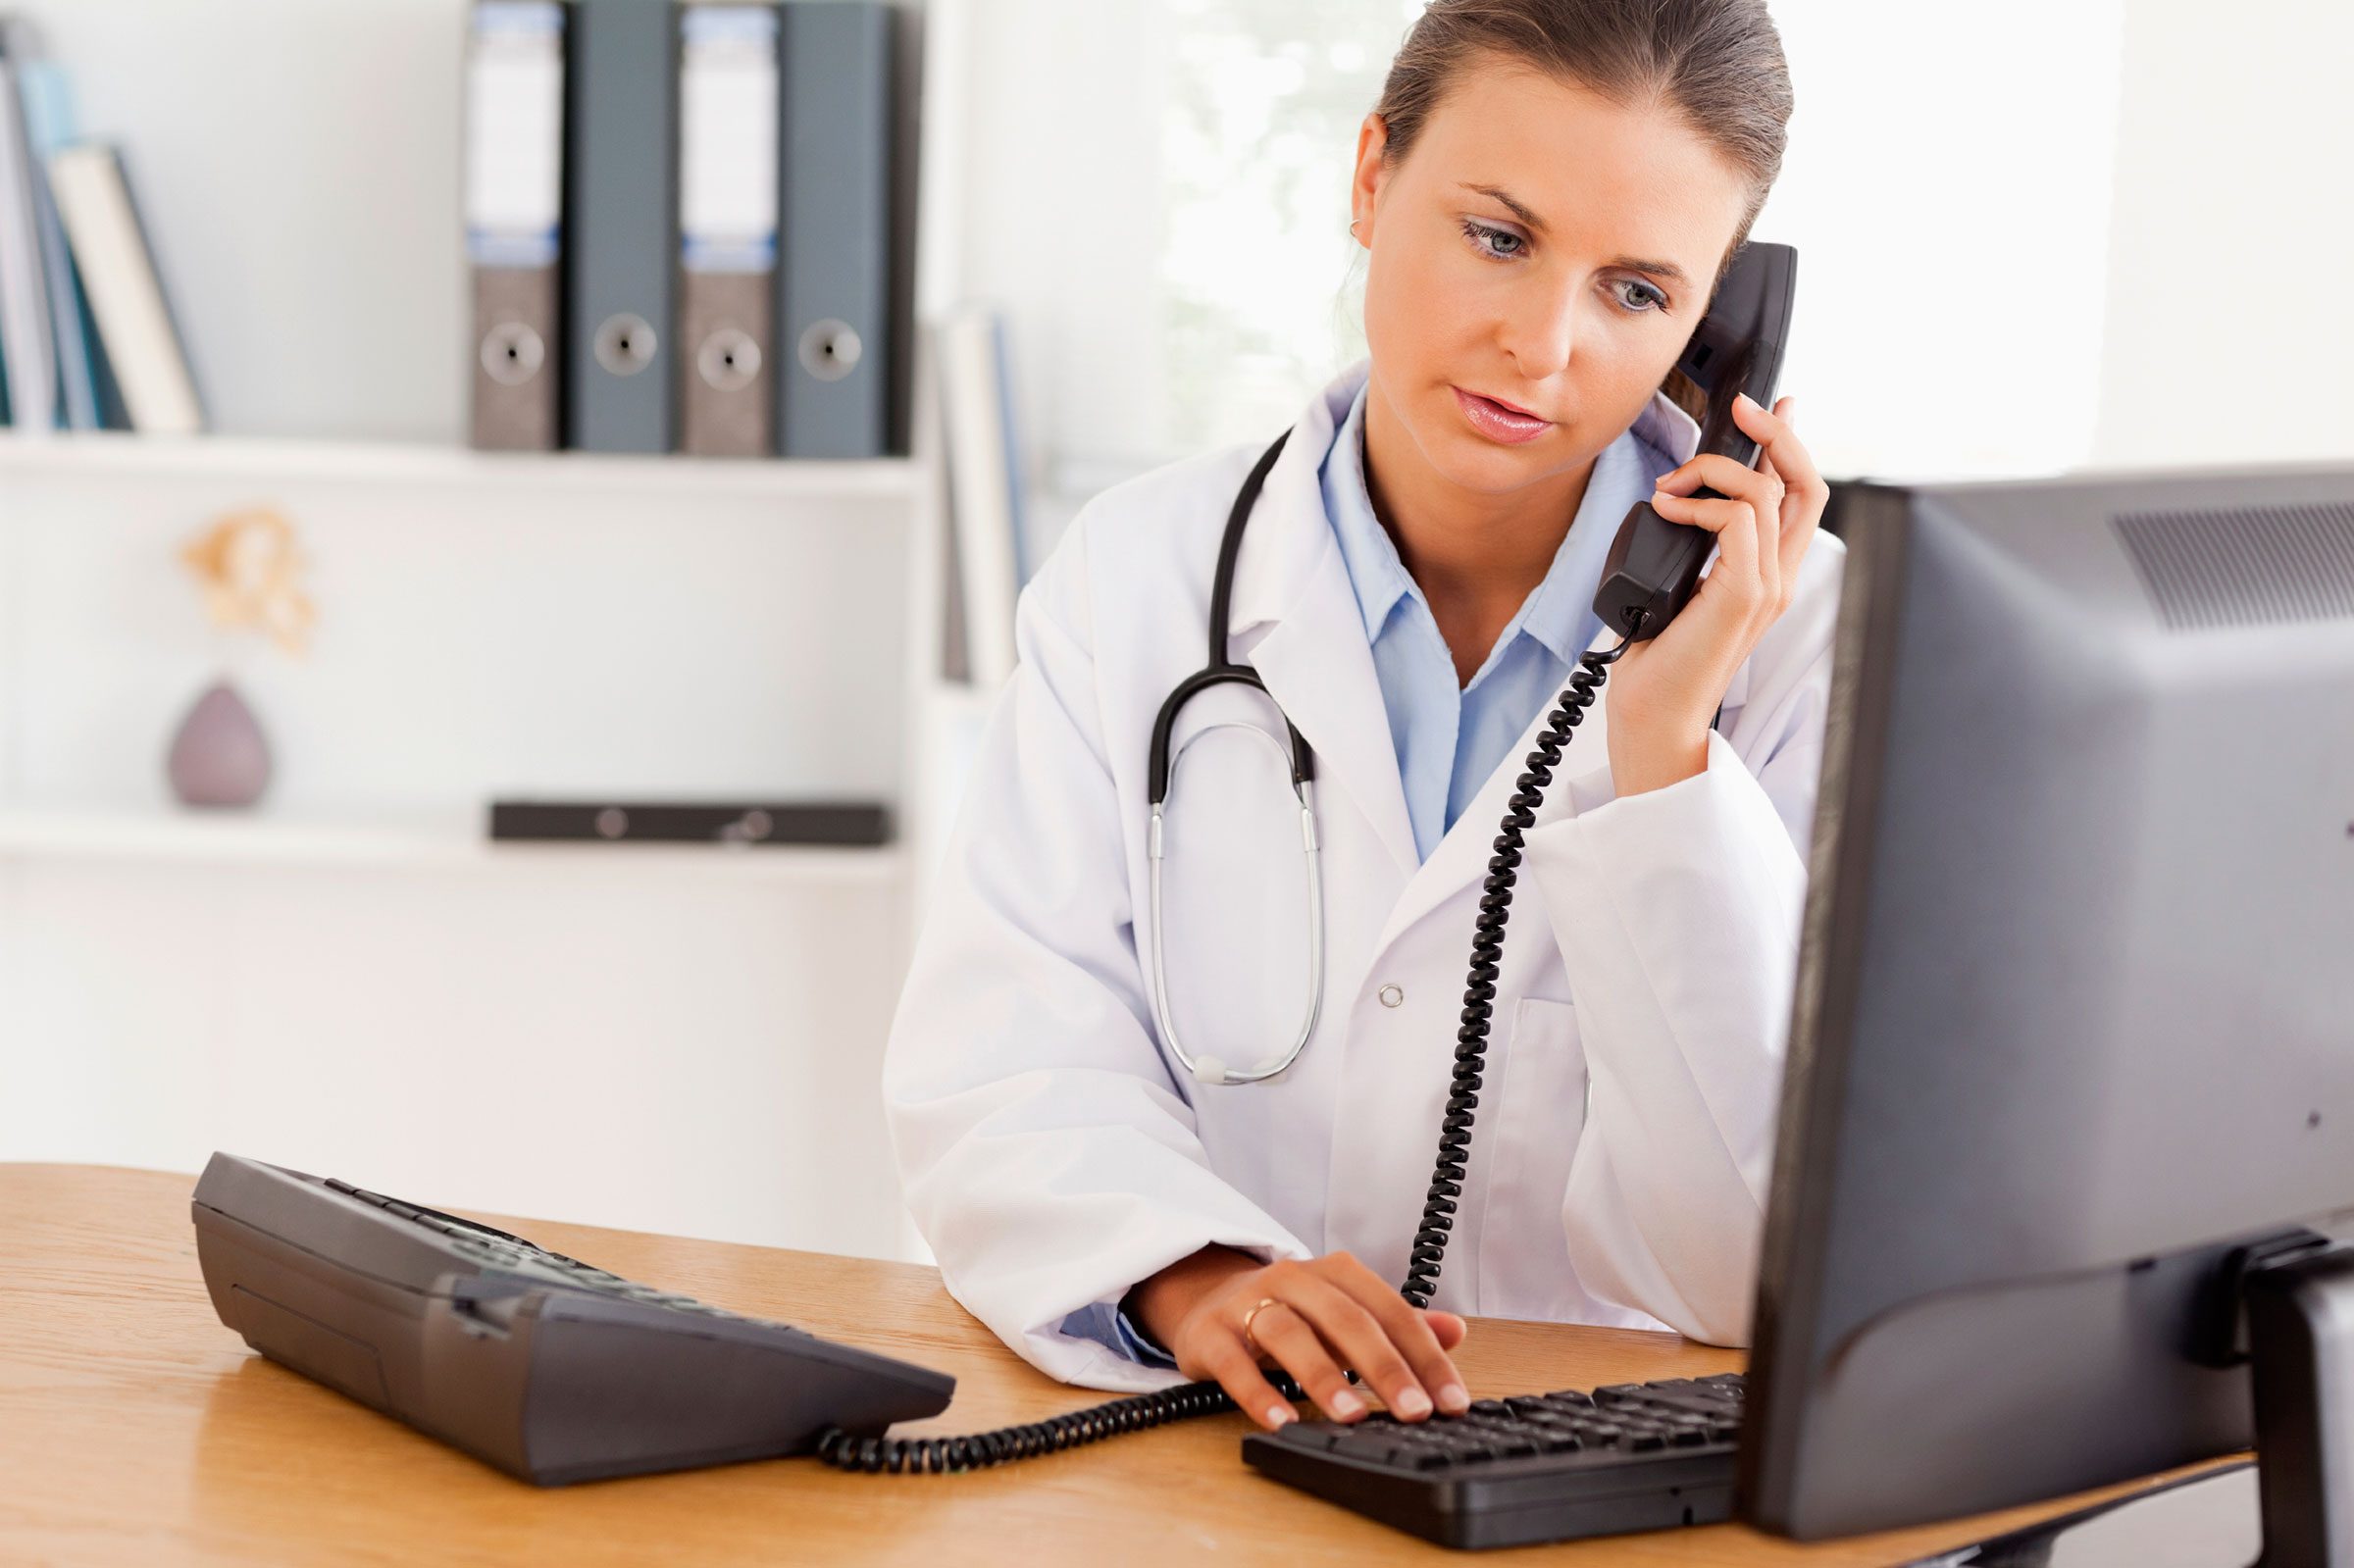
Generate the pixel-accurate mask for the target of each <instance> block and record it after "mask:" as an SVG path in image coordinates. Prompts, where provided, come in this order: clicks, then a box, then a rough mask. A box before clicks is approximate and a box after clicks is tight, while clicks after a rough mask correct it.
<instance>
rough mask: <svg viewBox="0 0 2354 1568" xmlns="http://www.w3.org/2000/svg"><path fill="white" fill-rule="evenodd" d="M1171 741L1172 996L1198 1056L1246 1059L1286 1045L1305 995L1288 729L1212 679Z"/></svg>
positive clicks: (1167, 860)
mask: <svg viewBox="0 0 2354 1568" xmlns="http://www.w3.org/2000/svg"><path fill="white" fill-rule="evenodd" d="M1221 698H1222V699H1224V700H1218V699H1221ZM1170 743H1171V751H1172V756H1173V759H1174V760H1173V763H1172V767H1171V773H1170V782H1169V794H1168V800H1167V802H1166V804H1165V806H1164V809H1163V827H1162V840H1161V841H1162V859H1161V912H1162V918H1163V921H1164V925H1163V927H1162V929H1161V940H1162V943H1163V953H1162V957H1163V962H1164V965H1165V969H1164V973H1163V976H1162V979H1163V980H1164V981H1165V986H1166V989H1165V992H1164V1002H1165V1005H1166V1008H1167V1010H1168V1013H1169V1015H1170V1019H1171V1022H1172V1023H1173V1024H1174V1025H1175V1028H1176V1031H1177V1035H1178V1037H1179V1038H1180V1039H1181V1040H1183V1042H1184V1044H1185V1047H1186V1049H1187V1050H1188V1051H1189V1052H1190V1053H1192V1055H1193V1056H1194V1057H1195V1059H1196V1060H1200V1059H1201V1058H1202V1057H1203V1056H1207V1055H1215V1056H1218V1057H1220V1058H1222V1059H1223V1060H1225V1061H1226V1062H1227V1063H1228V1064H1229V1065H1231V1066H1233V1067H1235V1068H1238V1069H1244V1068H1249V1067H1251V1066H1254V1065H1255V1064H1256V1063H1259V1062H1261V1061H1264V1060H1266V1059H1268V1058H1271V1057H1277V1056H1280V1055H1282V1054H1283V1053H1284V1052H1286V1051H1288V1050H1289V1049H1290V1048H1291V1046H1292V1043H1293V1041H1294V1040H1296V1039H1297V1038H1298V1037H1299V1032H1300V1026H1301V1023H1302V1022H1303V1021H1304V1019H1305V1016H1306V1011H1307V1003H1308V963H1309V957H1310V953H1309V946H1308V941H1309V927H1308V915H1309V911H1308V898H1307V868H1306V864H1305V850H1304V846H1303V843H1302V839H1301V823H1300V803H1299V800H1298V797H1297V796H1296V795H1295V794H1294V793H1293V790H1292V782H1291V764H1290V754H1289V750H1288V736H1286V735H1285V733H1284V732H1283V729H1282V727H1281V725H1280V723H1279V722H1276V721H1272V720H1271V719H1270V718H1269V717H1268V710H1267V708H1266V704H1265V702H1264V699H1263V698H1259V697H1257V696H1256V694H1255V693H1251V692H1246V691H1241V690H1230V691H1220V690H1215V689H1213V690H1209V691H1204V692H1203V693H1202V694H1200V695H1199V696H1198V697H1197V698H1196V699H1195V700H1194V701H1193V702H1192V703H1190V704H1188V706H1187V709H1186V713H1185V717H1184V719H1183V720H1182V721H1181V722H1180V723H1179V725H1178V727H1177V729H1176V732H1175V733H1173V735H1172V736H1171V742H1170ZM1148 918H1150V914H1148ZM1148 939H1149V936H1148ZM1162 1048H1163V1051H1164V1054H1165V1055H1166V1056H1167V1057H1168V1061H1169V1071H1170V1072H1171V1074H1172V1075H1174V1076H1176V1077H1177V1078H1178V1079H1180V1080H1181V1081H1182V1080H1184V1078H1185V1076H1186V1072H1185V1067H1184V1064H1183V1063H1182V1062H1180V1061H1179V1060H1178V1059H1177V1056H1176V1053H1175V1052H1174V1051H1173V1050H1170V1049H1168V1042H1167V1041H1166V1040H1163V1041H1162ZM1188 1091H1189V1093H1197V1094H1198V1092H1199V1091H1200V1090H1199V1086H1188ZM1210 1092H1213V1093H1214V1092H1228V1093H1231V1092H1234V1090H1232V1089H1227V1090H1223V1091H1220V1090H1214V1089H1213V1090H1210ZM1261 1092H1263V1090H1261Z"/></svg>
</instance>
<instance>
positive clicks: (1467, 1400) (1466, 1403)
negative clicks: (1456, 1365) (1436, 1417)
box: [1439, 1383, 1471, 1416]
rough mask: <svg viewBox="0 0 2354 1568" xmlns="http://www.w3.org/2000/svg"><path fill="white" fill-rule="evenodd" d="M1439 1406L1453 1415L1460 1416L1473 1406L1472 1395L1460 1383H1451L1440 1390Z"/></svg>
mask: <svg viewBox="0 0 2354 1568" xmlns="http://www.w3.org/2000/svg"><path fill="white" fill-rule="evenodd" d="M1439 1408H1440V1409H1442V1410H1444V1411H1446V1412H1447V1413H1448V1414H1449V1415H1451V1416H1459V1415H1461V1414H1462V1413H1463V1412H1464V1411H1466V1410H1468V1409H1470V1408H1471V1395H1470V1393H1469V1392H1468V1391H1465V1389H1464V1388H1463V1386H1462V1385H1461V1384H1459V1383H1450V1384H1449V1385H1447V1387H1445V1388H1444V1389H1441V1390H1440V1391H1439Z"/></svg>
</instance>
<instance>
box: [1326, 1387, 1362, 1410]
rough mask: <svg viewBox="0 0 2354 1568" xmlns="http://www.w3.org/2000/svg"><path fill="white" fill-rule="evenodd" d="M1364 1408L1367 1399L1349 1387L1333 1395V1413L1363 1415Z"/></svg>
mask: <svg viewBox="0 0 2354 1568" xmlns="http://www.w3.org/2000/svg"><path fill="white" fill-rule="evenodd" d="M1364 1409H1365V1401H1364V1400H1362V1399H1359V1398H1358V1397H1357V1396H1356V1394H1354V1393H1351V1392H1350V1391H1348V1390H1347V1389H1343V1390H1342V1391H1340V1392H1338V1393H1336V1394H1334V1395H1333V1396H1332V1413H1333V1414H1334V1415H1336V1416H1354V1415H1362V1414H1364Z"/></svg>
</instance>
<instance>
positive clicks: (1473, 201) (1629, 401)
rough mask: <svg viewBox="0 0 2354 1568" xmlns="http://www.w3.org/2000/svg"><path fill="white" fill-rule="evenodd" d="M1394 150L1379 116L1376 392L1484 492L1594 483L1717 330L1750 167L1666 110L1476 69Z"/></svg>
mask: <svg viewBox="0 0 2354 1568" xmlns="http://www.w3.org/2000/svg"><path fill="white" fill-rule="evenodd" d="M1386 139H1387V137H1386V131H1385V130H1384V128H1383V126H1382V123H1381V121H1380V119H1379V117H1378V116H1374V115H1368V116H1366V117H1365V125H1364V127H1363V129H1362V130H1360V131H1359V133H1358V137H1357V161H1356V184H1355V189H1354V191H1353V193H1352V205H1353V206H1354V208H1355V211H1356V217H1357V218H1358V219H1359V220H1360V222H1359V223H1358V224H1357V226H1356V235H1357V238H1358V240H1359V241H1360V242H1361V243H1363V244H1364V245H1365V246H1366V248H1367V249H1368V250H1370V251H1371V253H1372V256H1371V260H1370V261H1369V263H1368V264H1367V273H1366V282H1365V337H1366V343H1367V346H1368V347H1369V348H1370V350H1371V354H1372V376H1373V383H1374V384H1373V391H1372V394H1371V395H1375V396H1378V397H1381V398H1382V399H1384V400H1385V401H1386V402H1387V404H1388V405H1389V410H1390V413H1391V414H1392V416H1393V417H1394V420H1395V422H1396V423H1397V424H1398V425H1399V426H1402V427H1403V428H1404V430H1406V432H1407V435H1408V436H1409V438H1410V440H1411V441H1412V443H1413V445H1414V446H1416V447H1417V448H1419V450H1420V453H1421V455H1422V458H1423V460H1424V461H1425V462H1426V463H1427V464H1428V465H1429V467H1430V469H1431V470H1432V471H1433V472H1434V473H1435V475H1436V476H1438V477H1439V478H1441V479H1443V480H1445V481H1451V482H1453V483H1455V484H1457V485H1459V486H1461V487H1463V488H1465V489H1469V490H1475V491H1480V492H1483V493H1486V494H1490V495H1503V494H1507V493H1509V492H1510V491H1512V490H1515V489H1519V488H1521V487H1523V486H1526V485H1529V484H1532V483H1541V482H1543V481H1546V480H1548V479H1550V478H1553V477H1555V476H1557V475H1561V474H1564V473H1572V474H1573V473H1576V472H1578V471H1580V470H1581V469H1582V467H1583V465H1584V464H1585V463H1587V462H1588V461H1589V460H1591V459H1592V458H1593V456H1594V455H1595V454H1596V453H1597V452H1599V451H1601V450H1602V449H1603V448H1604V447H1605V446H1608V445H1609V444H1610V443H1611V441H1612V439H1614V438H1615V437H1616V436H1617V434H1618V433H1619V432H1620V431H1621V430H1625V429H1626V428H1627V426H1628V425H1630V424H1632V423H1633V421H1634V418H1635V416H1636V415H1637V414H1639V413H1641V412H1642V409H1643V406H1644V404H1645V403H1646V402H1647V401H1649V399H1650V397H1651V394H1652V392H1653V391H1655V390H1656V389H1657V388H1658V387H1659V384H1660V380H1661V379H1662V378H1663V376H1665V375H1666V373H1667V371H1668V369H1669V367H1671V366H1672V365H1673V364H1674V363H1675V360H1676V356H1677V355H1678V354H1680V353H1681V352H1682V351H1683V346H1684V343H1685V341H1686V340H1687V339H1688V338H1689V337H1690V336H1691V335H1692V329H1693V328H1694V327H1696V326H1698V325H1699V322H1700V319H1701V316H1702V315H1703V313H1704V312H1705V310H1706V308H1707V305H1708V290H1709V285H1710V283H1711V281H1712V280H1713V279H1714V277H1715V274H1716V268H1717V266H1718V265H1719V263H1720V262H1721V261H1722V260H1723V258H1724V256H1725V253H1726V251H1727V249H1728V248H1729V247H1730V246H1731V244H1732V239H1733V232H1734V230H1735V229H1736V228H1738V227H1739V225H1740V222H1741V213H1742V209H1743V207H1744V205H1745V203H1746V200H1747V195H1748V192H1747V190H1746V188H1745V187H1744V185H1743V182H1742V180H1741V177H1740V176H1739V173H1738V171H1736V170H1735V169H1734V168H1733V167H1732V166H1731V165H1729V164H1728V163H1726V162H1725V161H1723V159H1722V158H1721V157H1720V156H1719V155H1718V154H1717V153H1716V152H1715V151H1714V149H1713V148H1711V147H1710V146H1709V145H1708V144H1707V143H1706V142H1705V141H1703V140H1702V139H1701V138H1700V137H1699V135H1698V134H1697V133H1695V132H1694V131H1692V130H1690V129H1689V128H1687V127H1686V126H1683V125H1681V124H1680V123H1678V122H1677V121H1676V120H1674V119H1673V118H1672V117H1671V116H1670V115H1668V114H1666V113H1664V112H1663V111H1661V110H1657V109H1650V108H1620V107H1617V106H1616V105H1613V104H1612V103H1610V102H1609V101H1608V100H1606V99H1604V98H1602V97H1600V96H1599V95H1597V94H1595V93H1593V92H1591V91H1589V90H1588V89H1586V88H1584V87H1580V86H1576V85H1573V84H1571V83H1567V82H1561V81H1556V80H1553V79H1552V78H1550V77H1547V76H1541V75H1538V74H1537V73H1535V72H1532V71H1529V70H1527V69H1525V68H1523V67H1520V66H1518V65H1515V64H1509V63H1498V64H1495V65H1491V66H1482V67H1480V68H1477V69H1472V70H1467V71H1463V72H1461V73H1459V74H1458V76H1457V78H1456V82H1455V84H1454V85H1453V86H1452V87H1450V89H1449V90H1448V91H1447V93H1446V94H1445V95H1444V96H1443V97H1442V98H1441V99H1440V101H1439V103H1438V104H1437V106H1436V108H1435V109H1434V111H1433V112H1432V114H1431V116H1430V118H1429V119H1428V120H1427V121H1426V122H1425V123H1424V125H1423V128H1422V132H1421V134H1420V136H1419V137H1417V138H1416V140H1415V142H1414V144H1413V146H1412V148H1411V149H1410V150H1409V152H1408V153H1407V158H1406V160H1405V162H1404V163H1403V164H1401V165H1399V166H1397V167H1395V168H1387V169H1385V168H1384V167H1382V163H1381V154H1382V149H1383V146H1384V143H1385V141H1386ZM1478 187H1485V188H1484V189H1482V188H1478ZM1508 198H1509V199H1508ZM1482 398H1485V399H1496V400H1501V401H1502V402H1504V403H1507V404H1510V405H1512V407H1513V408H1516V409H1518V410H1521V411H1523V412H1524V413H1525V414H1526V415H1533V416H1535V419H1534V420H1533V421H1531V420H1528V419H1525V418H1523V419H1519V420H1512V419H1510V417H1509V416H1505V415H1500V414H1498V413H1497V412H1496V411H1494V410H1493V409H1492V408H1491V407H1490V406H1489V405H1488V404H1486V403H1484V402H1481V401H1479V399H1482Z"/></svg>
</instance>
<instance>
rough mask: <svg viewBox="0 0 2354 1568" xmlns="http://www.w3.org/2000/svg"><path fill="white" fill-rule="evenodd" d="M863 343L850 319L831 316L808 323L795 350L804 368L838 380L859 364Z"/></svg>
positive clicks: (815, 373)
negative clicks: (840, 319)
mask: <svg viewBox="0 0 2354 1568" xmlns="http://www.w3.org/2000/svg"><path fill="white" fill-rule="evenodd" d="M864 347H865V346H864V345H863V344H861V343H860V342H859V341H858V333H857V331H856V330H855V329H853V328H852V327H851V326H850V324H849V323H848V322H844V321H836V320H834V319H833V318H832V317H828V318H827V319H826V320H824V321H822V322H811V323H810V324H809V326H808V327H807V328H806V329H804V330H803V331H802V333H801V336H800V341H799V342H798V343H797V344H796V345H795V352H796V354H797V355H798V356H799V358H800V362H801V369H803V370H805V371H807V372H808V373H809V374H810V375H812V376H814V377H816V378H817V379H819V380H821V381H839V380H841V379H843V378H844V376H847V375H849V374H850V372H852V371H854V370H856V369H857V368H858V356H859V355H860V354H861V353H863V352H864Z"/></svg>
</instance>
